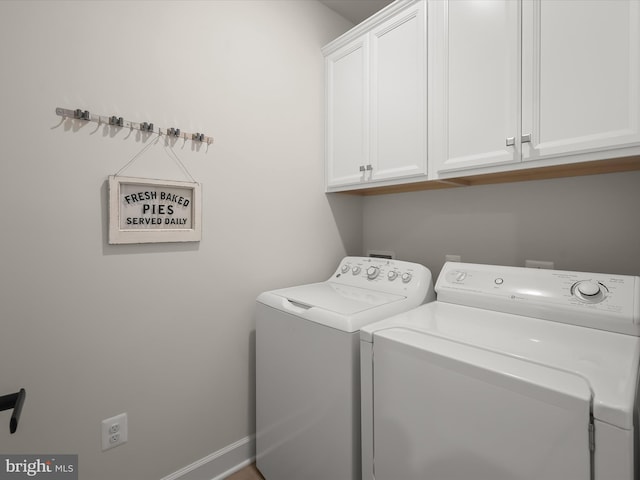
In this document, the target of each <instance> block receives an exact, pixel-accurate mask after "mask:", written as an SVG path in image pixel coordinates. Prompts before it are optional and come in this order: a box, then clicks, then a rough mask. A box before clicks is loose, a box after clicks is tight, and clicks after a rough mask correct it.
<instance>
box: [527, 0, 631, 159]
mask: <svg viewBox="0 0 640 480" xmlns="http://www.w3.org/2000/svg"><path fill="white" fill-rule="evenodd" d="M523 8H524V12H523V39H524V40H523V133H524V134H525V135H526V134H528V133H530V134H531V137H532V138H531V143H530V144H523V159H524V160H536V159H539V158H547V157H554V156H561V155H565V154H572V153H588V152H595V151H599V150H605V149H608V148H611V147H628V146H631V145H633V144H639V143H640V122H639V115H640V78H639V75H638V73H639V67H640V34H639V31H638V30H639V28H640V2H638V0H553V1H550V0H542V1H540V0H537V1H535V2H531V1H527V2H524V4H523Z"/></svg>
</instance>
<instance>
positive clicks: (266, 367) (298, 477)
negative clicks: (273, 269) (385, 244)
mask: <svg viewBox="0 0 640 480" xmlns="http://www.w3.org/2000/svg"><path fill="white" fill-rule="evenodd" d="M434 298H435V294H434V291H433V281H432V278H431V272H430V271H429V270H428V269H427V268H425V267H424V266H422V265H419V264H416V263H409V262H403V261H399V260H386V259H379V258H368V257H346V258H344V259H343V260H342V262H341V263H340V265H339V266H338V269H337V270H336V272H335V273H334V274H333V275H332V276H331V278H329V279H328V280H327V281H325V282H320V283H314V284H309V285H302V286H297V287H292V288H285V289H281V290H275V291H271V292H265V293H263V294H261V295H260V296H259V297H258V299H257V306H256V457H257V467H258V469H259V470H260V472H261V473H262V475H264V477H265V478H266V479H267V480H356V479H357V480H360V478H361V472H360V465H361V460H360V353H359V349H360V345H359V344H360V341H359V338H360V337H359V330H360V328H361V327H363V326H364V325H367V324H369V323H371V322H374V321H376V320H380V319H382V318H385V317H388V316H391V315H394V314H396V313H399V312H402V311H406V310H409V309H412V308H415V307H417V306H418V305H420V304H422V303H424V302H428V301H432V300H434Z"/></svg>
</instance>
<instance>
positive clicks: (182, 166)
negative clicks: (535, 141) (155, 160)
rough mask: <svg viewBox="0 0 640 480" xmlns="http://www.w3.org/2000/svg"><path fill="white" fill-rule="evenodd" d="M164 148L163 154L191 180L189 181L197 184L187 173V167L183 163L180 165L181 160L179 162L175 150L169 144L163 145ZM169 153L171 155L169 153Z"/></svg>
mask: <svg viewBox="0 0 640 480" xmlns="http://www.w3.org/2000/svg"><path fill="white" fill-rule="evenodd" d="M167 145H168V146H169V150H167ZM163 147H164V151H165V153H166V154H167V155H168V156H169V158H171V159H172V160H173V161H174V162H176V163H177V164H178V166H179V167H180V168H181V169H182V171H183V172H184V173H186V174H187V176H188V177H189V178H190V179H191V181H192V182H193V183H198V182H196V180H195V179H194V178H193V177H192V176H191V173H189V170H187V167H186V165H185V164H184V163H182V160H180V157H178V154H177V153H176V152H175V150H174V149H173V147H172V146H171V143H170V142H169V143H168V144H165V145H163ZM169 152H171V153H169Z"/></svg>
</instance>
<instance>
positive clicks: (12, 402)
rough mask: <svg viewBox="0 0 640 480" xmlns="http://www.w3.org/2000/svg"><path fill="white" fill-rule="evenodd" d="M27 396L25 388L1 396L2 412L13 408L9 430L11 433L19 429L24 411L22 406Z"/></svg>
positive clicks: (0, 408) (0, 407)
mask: <svg viewBox="0 0 640 480" xmlns="http://www.w3.org/2000/svg"><path fill="white" fill-rule="evenodd" d="M26 396H27V392H26V391H25V389H24V388H21V389H20V391H19V392H16V393H10V394H9V395H4V396H2V397H0V412H1V411H3V410H9V409H10V408H13V413H12V414H11V420H10V421H9V432H11V433H15V432H16V430H17V429H18V422H19V421H20V414H21V413H22V406H23V405H24V399H25V397H26Z"/></svg>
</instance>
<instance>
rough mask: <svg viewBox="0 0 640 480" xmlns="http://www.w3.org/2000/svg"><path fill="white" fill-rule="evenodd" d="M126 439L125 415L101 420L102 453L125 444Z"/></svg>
mask: <svg viewBox="0 0 640 480" xmlns="http://www.w3.org/2000/svg"><path fill="white" fill-rule="evenodd" d="M127 439H128V429H127V414H126V413H121V414H120V415H116V416H115V417H111V418H107V419H105V420H102V451H103V452H104V451H105V450H109V449H110V448H113V447H117V446H118V445H122V444H123V443H126V441H127Z"/></svg>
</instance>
